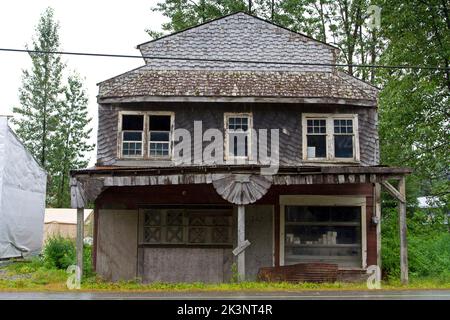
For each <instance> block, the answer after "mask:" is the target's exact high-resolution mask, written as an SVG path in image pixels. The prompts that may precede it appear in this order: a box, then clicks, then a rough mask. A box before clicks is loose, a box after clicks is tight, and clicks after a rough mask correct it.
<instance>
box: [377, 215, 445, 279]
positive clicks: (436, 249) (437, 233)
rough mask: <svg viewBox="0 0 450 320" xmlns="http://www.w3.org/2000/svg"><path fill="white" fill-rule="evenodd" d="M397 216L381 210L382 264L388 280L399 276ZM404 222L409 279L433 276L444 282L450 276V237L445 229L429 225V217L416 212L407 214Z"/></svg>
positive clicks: (441, 224) (442, 226)
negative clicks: (405, 223) (443, 279)
mask: <svg viewBox="0 0 450 320" xmlns="http://www.w3.org/2000/svg"><path fill="white" fill-rule="evenodd" d="M397 219H398V214H397V211H396V209H395V208H386V209H385V210H383V221H382V224H381V226H382V238H381V239H382V245H381V252H382V264H383V272H384V274H385V275H386V276H387V277H388V278H398V277H399V275H400V242H399V233H398V220H397ZM407 223H408V265H409V272H410V276H411V277H412V278H424V277H435V278H445V279H447V278H448V277H449V275H450V271H449V270H450V234H449V233H448V231H447V228H446V226H445V225H444V224H443V223H442V222H440V221H438V222H436V223H433V222H432V221H430V219H429V216H427V215H424V214H423V213H422V212H420V211H418V210H417V209H415V210H413V212H410V214H409V215H408V217H407Z"/></svg>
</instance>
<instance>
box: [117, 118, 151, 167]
mask: <svg viewBox="0 0 450 320" xmlns="http://www.w3.org/2000/svg"><path fill="white" fill-rule="evenodd" d="M128 115H130V116H142V117H143V119H142V121H143V122H142V131H139V130H122V125H123V121H122V119H123V116H128ZM125 132H142V137H141V144H142V147H141V154H140V155H124V154H123V143H124V142H126V140H124V137H123V136H124V133H125ZM117 138H118V141H117V145H118V155H119V157H118V158H121V159H140V158H143V157H144V156H145V115H144V114H143V113H142V112H139V111H127V112H121V111H119V127H118V132H117Z"/></svg>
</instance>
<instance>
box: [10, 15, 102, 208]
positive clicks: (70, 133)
mask: <svg viewBox="0 0 450 320" xmlns="http://www.w3.org/2000/svg"><path fill="white" fill-rule="evenodd" d="M59 45H60V42H59V23H58V22H57V21H55V18H54V11H53V9H51V8H47V9H46V10H45V11H44V12H43V14H42V15H41V17H40V20H39V23H38V25H37V27H36V35H35V37H34V38H33V45H32V48H31V49H32V50H36V51H60V47H59ZM30 57H31V62H32V67H31V69H30V70H23V76H22V87H21V88H20V89H19V98H20V106H19V107H15V108H13V111H14V114H15V117H14V119H13V123H14V124H15V129H16V132H17V135H18V136H19V138H20V139H21V140H22V141H23V142H24V143H25V145H26V147H27V148H28V150H29V151H30V152H31V153H32V154H33V156H34V157H35V158H36V159H37V160H38V161H39V162H40V164H41V166H42V167H43V168H44V169H45V170H46V171H47V173H48V174H49V179H48V185H47V205H49V206H51V207H67V206H68V205H69V203H70V202H69V198H70V196H69V185H68V183H69V182H68V176H69V170H70V169H77V168H80V167H85V166H86V165H87V161H86V159H85V155H86V154H87V152H89V151H91V150H92V149H93V146H92V145H90V144H88V143H87V141H88V139H89V135H90V133H91V129H87V128H88V125H89V122H90V120H91V119H90V118H88V116H87V103H88V100H87V94H86V91H85V89H84V88H83V84H82V81H81V79H80V77H79V76H78V75H76V74H70V75H68V76H67V77H66V76H65V73H64V70H65V64H64V63H63V62H62V61H61V56H60V55H56V54H45V53H30ZM66 82H67V84H66Z"/></svg>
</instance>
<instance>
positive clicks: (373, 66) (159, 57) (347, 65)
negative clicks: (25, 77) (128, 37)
mask: <svg viewBox="0 0 450 320" xmlns="http://www.w3.org/2000/svg"><path fill="white" fill-rule="evenodd" d="M0 51H4V52H22V53H35V54H58V55H72V56H90V57H107V58H132V59H153V60H175V61H196V62H221V63H246V64H272V65H273V64H275V65H289V66H323V67H354V68H373V69H411V70H442V71H449V70H450V68H444V67H436V66H410V65H403V66H389V65H369V64H340V63H315V62H287V61H257V60H233V59H205V58H187V57H167V56H147V55H126V54H111V53H93V52H70V51H45V50H29V49H14V48H0Z"/></svg>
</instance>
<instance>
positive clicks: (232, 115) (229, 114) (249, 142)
mask: <svg viewBox="0 0 450 320" xmlns="http://www.w3.org/2000/svg"><path fill="white" fill-rule="evenodd" d="M229 118H247V119H248V130H247V155H246V156H234V155H231V154H229V144H230V139H229V133H230V129H228V120H229ZM223 119H224V120H223V123H224V140H225V141H224V142H225V143H224V149H225V150H224V158H225V160H231V161H232V160H241V161H242V160H244V161H245V160H247V161H250V160H251V159H252V130H253V113H251V112H225V113H224V117H223ZM231 131H232V132H233V131H234V130H231Z"/></svg>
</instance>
